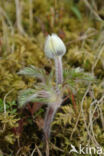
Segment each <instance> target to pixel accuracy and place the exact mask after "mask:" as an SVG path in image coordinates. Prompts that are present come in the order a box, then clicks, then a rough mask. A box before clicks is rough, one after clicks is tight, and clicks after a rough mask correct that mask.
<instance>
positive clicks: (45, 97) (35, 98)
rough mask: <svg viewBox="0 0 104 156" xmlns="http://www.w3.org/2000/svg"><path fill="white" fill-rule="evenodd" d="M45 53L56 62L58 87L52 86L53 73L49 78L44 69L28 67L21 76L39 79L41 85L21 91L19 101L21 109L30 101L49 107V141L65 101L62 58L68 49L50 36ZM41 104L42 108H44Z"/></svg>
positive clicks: (45, 122) (47, 114)
mask: <svg viewBox="0 0 104 156" xmlns="http://www.w3.org/2000/svg"><path fill="white" fill-rule="evenodd" d="M44 51H45V54H46V56H47V57H48V58H51V59H53V60H54V62H55V70H56V85H53V84H52V83H53V80H52V79H53V78H52V76H53V72H52V73H51V74H50V75H49V76H47V75H46V72H45V70H43V69H39V68H36V67H34V66H30V67H26V68H24V69H23V70H21V71H20V72H19V74H22V75H28V76H33V77H35V78H38V79H40V80H41V83H38V84H37V86H34V88H33V89H30V88H29V89H26V90H23V91H21V92H20V93H19V97H18V101H19V106H20V107H23V106H25V105H26V104H27V103H28V102H30V101H32V102H39V103H41V104H47V105H48V108H47V113H46V116H45V121H44V129H43V130H44V134H45V137H46V139H48V137H49V136H50V125H51V122H52V120H53V117H54V115H55V113H56V111H57V109H58V108H59V106H60V105H61V104H62V101H63V93H62V90H61V85H62V83H63V70H62V56H63V55H64V54H65V52H66V47H65V45H64V43H63V41H62V40H61V39H60V38H59V37H58V36H57V35H55V34H52V36H50V35H48V37H47V39H46V42H45V48H44ZM41 104H40V106H42V105H41Z"/></svg>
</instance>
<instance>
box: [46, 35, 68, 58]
mask: <svg viewBox="0 0 104 156" xmlns="http://www.w3.org/2000/svg"><path fill="white" fill-rule="evenodd" d="M44 51H45V54H46V56H47V57H49V58H55V56H63V55H64V54H65V52H66V47H65V45H64V43H63V41H62V40H61V39H60V38H59V37H58V36H57V35H56V34H52V35H48V37H47V39H46V42H45V47H44Z"/></svg>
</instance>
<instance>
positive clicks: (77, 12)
mask: <svg viewBox="0 0 104 156" xmlns="http://www.w3.org/2000/svg"><path fill="white" fill-rule="evenodd" d="M71 10H72V11H73V13H74V14H75V15H76V16H77V18H78V19H79V20H80V21H81V20H82V16H81V13H80V11H79V9H78V8H77V6H73V7H72V8H71Z"/></svg>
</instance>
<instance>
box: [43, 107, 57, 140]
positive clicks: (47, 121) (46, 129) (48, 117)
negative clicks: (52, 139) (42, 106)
mask: <svg viewBox="0 0 104 156" xmlns="http://www.w3.org/2000/svg"><path fill="white" fill-rule="evenodd" d="M55 112H56V110H55V109H54V108H52V107H51V106H50V107H48V109H47V114H46V116H45V121H44V134H45V138H46V140H48V138H49V136H50V125H51V122H52V120H53V117H54V114H55Z"/></svg>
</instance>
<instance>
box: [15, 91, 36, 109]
mask: <svg viewBox="0 0 104 156" xmlns="http://www.w3.org/2000/svg"><path fill="white" fill-rule="evenodd" d="M35 97H37V94H36V92H35V90H34V89H30V88H29V89H25V90H22V91H20V93H19V96H18V102H19V107H23V106H24V105H25V104H26V103H27V102H30V101H34V98H35Z"/></svg>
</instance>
